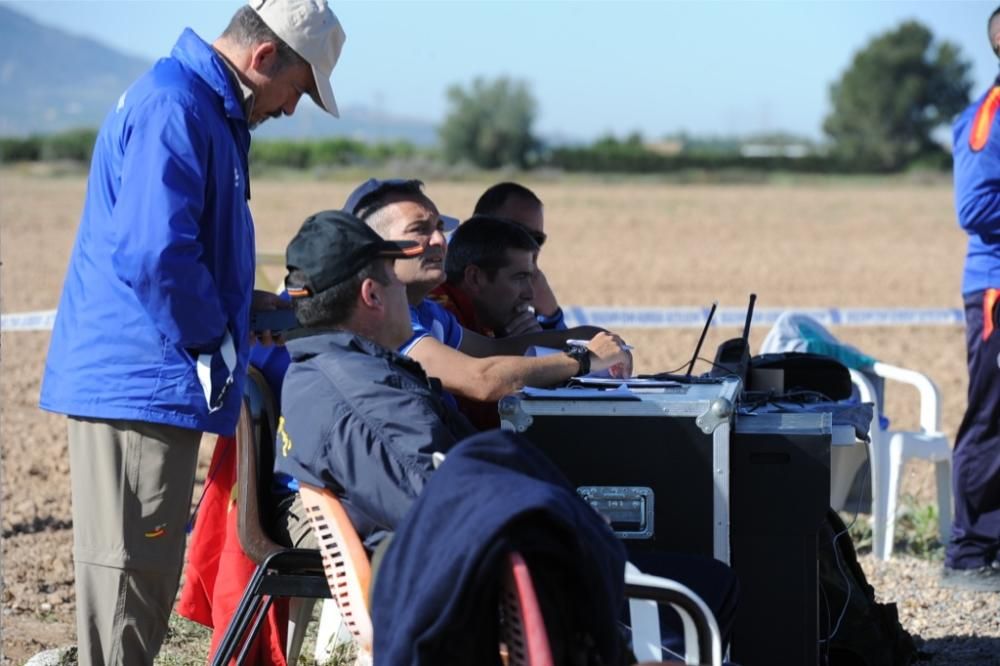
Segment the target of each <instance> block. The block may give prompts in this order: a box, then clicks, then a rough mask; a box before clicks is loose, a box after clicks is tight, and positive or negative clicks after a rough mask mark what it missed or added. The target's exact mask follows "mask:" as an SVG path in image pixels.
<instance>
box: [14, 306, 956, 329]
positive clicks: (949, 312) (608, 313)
mask: <svg viewBox="0 0 1000 666" xmlns="http://www.w3.org/2000/svg"><path fill="white" fill-rule="evenodd" d="M789 310H793V311H795V312H801V313H802V314H807V315H809V316H810V317H812V318H813V319H815V320H816V321H818V322H819V323H821V324H823V325H824V326H964V325H965V313H964V312H963V311H962V309H961V308H757V309H756V310H754V313H753V325H754V326H761V325H767V326H770V325H771V324H773V323H774V321H775V320H776V319H777V318H778V316H779V315H780V314H781V313H783V312H787V311H789ZM565 313H566V325H567V326H582V325H585V324H589V325H591V326H601V327H603V328H609V329H612V330H613V329H615V328H701V327H702V326H704V325H705V317H707V316H708V308H695V307H681V308H612V307H601V306H595V307H568V308H565ZM746 316H747V315H746V309H745V308H738V307H734V308H719V309H718V310H716V312H715V318H714V319H713V320H712V326H732V327H737V328H741V327H742V326H743V322H744V320H745V319H746ZM55 319H56V311H55V310H42V311H39V312H17V313H13V314H5V315H0V330H3V331H51V330H52V324H53V322H55Z"/></svg>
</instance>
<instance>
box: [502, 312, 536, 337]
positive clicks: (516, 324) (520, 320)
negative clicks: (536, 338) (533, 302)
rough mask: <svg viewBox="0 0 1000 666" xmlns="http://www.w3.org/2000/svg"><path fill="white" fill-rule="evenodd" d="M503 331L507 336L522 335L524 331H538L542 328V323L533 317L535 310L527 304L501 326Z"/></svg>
mask: <svg viewBox="0 0 1000 666" xmlns="http://www.w3.org/2000/svg"><path fill="white" fill-rule="evenodd" d="M503 330H504V333H505V334H506V335H507V336H508V337H509V336H512V335H524V334H525V333H538V332H539V331H541V330H542V325H541V324H539V323H538V319H537V318H536V317H535V311H534V310H533V309H532V308H531V307H530V306H528V305H525V306H524V308H523V309H522V310H521V311H520V312H518V313H517V314H516V315H514V318H513V319H511V320H510V321H509V322H507V323H506V324H505V325H504V327H503Z"/></svg>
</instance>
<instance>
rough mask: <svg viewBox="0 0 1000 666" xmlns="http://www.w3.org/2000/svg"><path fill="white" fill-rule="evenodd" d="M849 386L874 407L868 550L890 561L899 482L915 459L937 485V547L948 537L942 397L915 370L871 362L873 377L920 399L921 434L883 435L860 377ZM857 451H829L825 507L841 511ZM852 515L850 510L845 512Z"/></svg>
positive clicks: (871, 392)
mask: <svg viewBox="0 0 1000 666" xmlns="http://www.w3.org/2000/svg"><path fill="white" fill-rule="evenodd" d="M850 372H851V380H852V381H853V382H854V385H855V386H856V387H857V389H858V394H859V397H860V399H861V401H862V402H871V403H873V404H874V405H875V414H876V416H875V418H873V419H872V424H871V428H870V430H869V432H868V436H869V438H870V442H869V444H868V455H867V458H868V459H869V460H870V464H871V487H872V541H873V546H872V550H873V552H874V553H875V556H876V557H877V558H879V559H880V560H888V559H889V558H890V557H892V549H893V545H894V535H895V528H896V507H897V503H898V495H899V480H900V478H901V477H902V473H903V467H904V466H905V465H906V462H907V461H908V460H911V459H914V458H919V459H923V460H928V461H930V462H932V463H934V465H935V475H936V479H937V505H938V531H939V534H940V538H941V543H947V541H948V539H949V537H950V533H951V444H950V442H949V441H948V437H947V436H946V435H945V434H944V433H942V432H941V396H940V394H939V392H938V389H937V387H936V386H935V385H934V382H933V381H931V379H930V378H929V377H928V376H927V375H924V374H922V373H919V372H916V371H915V370H907V369H905V368H899V367H896V366H893V365H889V364H887V363H881V362H876V363H875V365H874V366H873V367H872V372H874V374H876V375H878V376H879V377H882V378H884V379H887V380H890V381H894V382H900V383H903V384H909V385H911V386H914V387H916V389H917V391H918V392H919V394H920V430H919V431H916V432H914V431H898V430H882V429H881V427H880V426H879V419H878V414H880V413H881V411H882V410H881V408H882V405H881V404H880V402H879V398H878V395H877V393H876V391H875V389H874V387H873V386H872V384H871V382H870V381H869V380H868V378H867V377H865V375H864V374H862V373H861V372H859V371H857V370H851V371H850ZM865 458H866V456H865V450H864V449H862V448H861V447H858V446H854V447H834V451H833V452H832V454H831V473H830V505H831V506H832V507H833V508H834V509H843V508H845V507H844V503H845V500H846V499H847V494H848V492H849V491H850V488H851V484H852V482H853V480H854V476H855V474H856V473H857V471H858V469H859V468H860V467H861V465H862V464H864V461H865ZM847 509H851V507H847Z"/></svg>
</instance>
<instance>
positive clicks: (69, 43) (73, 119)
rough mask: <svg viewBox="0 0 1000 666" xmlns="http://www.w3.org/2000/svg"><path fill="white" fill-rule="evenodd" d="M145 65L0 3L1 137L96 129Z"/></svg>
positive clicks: (144, 68)
mask: <svg viewBox="0 0 1000 666" xmlns="http://www.w3.org/2000/svg"><path fill="white" fill-rule="evenodd" d="M149 65H150V63H149V62H147V61H145V60H142V59H140V58H133V57H130V56H126V55H123V54H121V53H119V52H117V51H114V50H112V49H109V48H107V47H106V46H104V45H102V44H100V43H98V42H96V41H94V40H92V39H88V38H85V37H77V36H75V35H70V34H68V33H66V32H63V31H61V30H57V29H55V28H49V27H46V26H44V25H41V24H39V23H36V22H35V21H34V20H32V19H30V18H28V17H26V16H24V15H23V14H20V13H18V12H16V11H13V10H12V9H9V8H8V7H5V6H4V5H2V4H0V136H21V135H25V134H30V133H33V132H40V133H44V132H54V131H59V130H64V129H68V128H71V127H97V126H98V125H100V123H101V120H102V119H103V118H104V116H105V114H106V113H107V112H108V110H109V109H110V108H111V105H112V104H113V103H114V101H115V100H116V99H118V96H119V95H121V94H122V91H123V90H125V87H126V86H127V85H128V84H129V83H130V82H131V81H133V80H134V79H135V78H136V77H138V76H139V75H140V74H142V72H144V71H145V70H146V69H148V68H149Z"/></svg>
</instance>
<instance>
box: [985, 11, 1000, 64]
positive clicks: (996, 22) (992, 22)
mask: <svg viewBox="0 0 1000 666" xmlns="http://www.w3.org/2000/svg"><path fill="white" fill-rule="evenodd" d="M986 36H987V37H988V38H989V40H990V48H991V49H993V53H995V54H996V55H997V57H1000V48H998V44H997V43H998V42H1000V39H998V37H1000V7H997V8H996V9H994V10H993V13H992V14H990V18H989V20H988V21H986Z"/></svg>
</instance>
